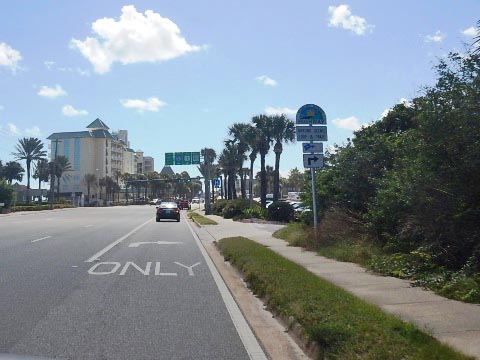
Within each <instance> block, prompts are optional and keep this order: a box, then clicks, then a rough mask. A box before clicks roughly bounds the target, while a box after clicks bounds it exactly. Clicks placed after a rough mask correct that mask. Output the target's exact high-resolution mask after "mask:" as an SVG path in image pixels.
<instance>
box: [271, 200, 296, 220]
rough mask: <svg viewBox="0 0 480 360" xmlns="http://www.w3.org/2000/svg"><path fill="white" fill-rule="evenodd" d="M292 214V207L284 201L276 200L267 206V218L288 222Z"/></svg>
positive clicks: (291, 218)
mask: <svg viewBox="0 0 480 360" xmlns="http://www.w3.org/2000/svg"><path fill="white" fill-rule="evenodd" d="M293 215H294V210H293V207H292V205H290V203H288V202H286V201H276V202H274V203H273V204H271V205H270V206H269V207H268V208H267V220H272V221H284V222H288V221H292V220H293Z"/></svg>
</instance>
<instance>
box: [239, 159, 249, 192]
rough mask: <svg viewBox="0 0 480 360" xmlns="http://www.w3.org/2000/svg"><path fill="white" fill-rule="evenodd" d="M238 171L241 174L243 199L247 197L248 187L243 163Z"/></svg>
mask: <svg viewBox="0 0 480 360" xmlns="http://www.w3.org/2000/svg"><path fill="white" fill-rule="evenodd" d="M238 173H239V174H240V192H241V193H242V199H246V198H247V189H246V188H245V181H244V180H243V179H244V176H243V164H242V166H241V167H240V169H239V171H238Z"/></svg>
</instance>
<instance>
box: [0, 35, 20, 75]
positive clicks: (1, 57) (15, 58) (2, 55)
mask: <svg viewBox="0 0 480 360" xmlns="http://www.w3.org/2000/svg"><path fill="white" fill-rule="evenodd" d="M20 60H22V55H21V54H20V52H19V51H18V50H15V49H13V48H11V47H10V46H9V45H8V44H6V43H4V42H0V66H6V67H7V68H10V70H11V71H12V72H15V71H17V70H18V69H19V66H18V62H19V61H20Z"/></svg>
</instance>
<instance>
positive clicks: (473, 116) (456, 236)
mask: <svg viewBox="0 0 480 360" xmlns="http://www.w3.org/2000/svg"><path fill="white" fill-rule="evenodd" d="M436 70H437V76H438V78H437V83H436V84H435V86H433V87H427V88H424V89H423V95H421V96H419V97H417V98H414V99H413V100H412V101H411V102H408V103H407V102H403V103H400V104H397V105H395V106H394V107H393V108H391V109H390V111H389V112H388V113H387V114H386V115H385V116H384V117H383V118H382V119H380V120H378V121H376V122H374V123H372V124H370V125H369V126H366V127H363V128H362V129H360V130H358V131H356V132H355V136H354V137H353V138H352V139H351V140H349V141H348V143H347V144H346V145H344V146H339V147H337V148H336V149H335V150H336V151H335V152H333V153H331V154H328V153H327V154H326V167H325V169H323V170H322V171H319V173H318V176H317V178H316V185H317V193H316V194H315V195H316V199H317V204H318V205H319V206H318V209H319V212H318V214H319V216H320V217H321V216H322V215H323V214H324V213H325V209H327V208H328V207H329V206H331V205H337V206H340V207H341V208H342V209H344V210H345V211H346V212H348V213H349V214H351V215H352V216H353V217H356V218H357V219H359V220H362V221H364V222H365V224H366V225H367V228H368V229H369V231H370V234H371V235H373V237H374V238H375V240H376V241H377V243H378V245H380V246H382V247H385V248H386V249H391V250H393V251H394V252H400V253H406V254H409V253H410V252H412V251H416V250H418V249H424V250H425V251H424V252H426V253H427V254H428V255H429V256H431V262H432V264H433V265H434V266H436V267H438V268H445V269H446V270H451V271H460V270H461V269H462V268H463V267H464V266H465V264H467V262H469V263H470V265H469V268H470V269H472V270H471V271H472V272H473V273H480V227H479V226H478V219H479V214H480V182H479V181H478V179H479V178H480V161H479V156H478V154H479V153H480V141H478V139H479V137H480V56H479V55H478V54H470V55H466V56H460V55H458V54H450V55H449V56H448V57H447V58H445V59H443V60H441V61H440V64H439V65H438V66H437V67H436ZM305 190H306V196H305V202H306V205H307V206H309V207H310V208H311V207H312V205H311V198H312V194H311V191H310V190H309V189H308V188H306V189H305Z"/></svg>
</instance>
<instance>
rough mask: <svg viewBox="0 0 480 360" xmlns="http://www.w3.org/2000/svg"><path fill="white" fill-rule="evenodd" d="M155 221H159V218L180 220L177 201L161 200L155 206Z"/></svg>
mask: <svg viewBox="0 0 480 360" xmlns="http://www.w3.org/2000/svg"><path fill="white" fill-rule="evenodd" d="M156 219H157V222H160V220H161V219H174V220H177V222H178V221H180V209H179V208H178V206H177V203H175V202H173V201H169V202H162V203H161V204H160V205H159V206H157V216H156Z"/></svg>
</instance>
